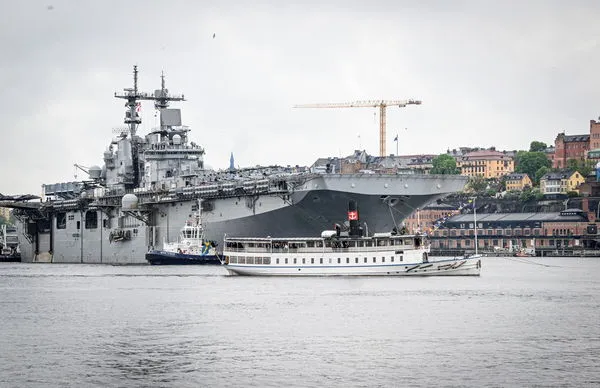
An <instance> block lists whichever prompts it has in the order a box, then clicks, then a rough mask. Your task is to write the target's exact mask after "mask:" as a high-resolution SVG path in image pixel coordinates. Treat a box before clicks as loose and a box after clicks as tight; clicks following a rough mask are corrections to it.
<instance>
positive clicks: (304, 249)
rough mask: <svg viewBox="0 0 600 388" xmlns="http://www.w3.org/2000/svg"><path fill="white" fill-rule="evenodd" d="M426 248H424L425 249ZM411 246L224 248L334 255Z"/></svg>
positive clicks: (402, 248)
mask: <svg viewBox="0 0 600 388" xmlns="http://www.w3.org/2000/svg"><path fill="white" fill-rule="evenodd" d="M427 247H428V246H425V248H427ZM413 249H415V248H414V247H413V246H406V245H384V246H370V247H347V248H343V247H342V248H333V247H302V248H290V247H287V248H285V247H282V248H265V247H245V248H230V247H227V248H225V250H226V251H228V252H246V253H276V254H277V253H278V254H282V253H321V252H334V253H359V252H365V251H367V252H387V251H390V250H413Z"/></svg>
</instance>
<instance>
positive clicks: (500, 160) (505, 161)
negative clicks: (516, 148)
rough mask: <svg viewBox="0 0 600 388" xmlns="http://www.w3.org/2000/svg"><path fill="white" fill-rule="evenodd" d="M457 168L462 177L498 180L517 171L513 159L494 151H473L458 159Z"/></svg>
mask: <svg viewBox="0 0 600 388" xmlns="http://www.w3.org/2000/svg"><path fill="white" fill-rule="evenodd" d="M456 166H457V167H458V168H459V169H460V174H461V175H466V176H479V177H483V178H486V179H489V178H498V177H501V176H504V175H508V174H510V173H512V172H514V171H515V162H514V160H513V158H512V157H510V156H508V155H506V154H504V153H502V152H498V151H494V150H482V151H473V152H470V153H468V154H466V155H463V156H460V157H458V159H457V160H456Z"/></svg>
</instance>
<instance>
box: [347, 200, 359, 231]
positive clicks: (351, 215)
mask: <svg viewBox="0 0 600 388" xmlns="http://www.w3.org/2000/svg"><path fill="white" fill-rule="evenodd" d="M348 221H349V222H350V236H362V233H361V228H360V226H359V221H358V206H357V205H356V201H355V200H353V199H351V200H350V201H349V202H348Z"/></svg>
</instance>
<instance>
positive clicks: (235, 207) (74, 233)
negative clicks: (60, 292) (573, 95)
mask: <svg viewBox="0 0 600 388" xmlns="http://www.w3.org/2000/svg"><path fill="white" fill-rule="evenodd" d="M465 183H466V181H465V179H464V178H463V177H460V176H450V175H441V176H436V175H406V176H401V175H385V174H381V175H379V174H355V175H336V174H330V175H325V174H324V175H313V176H311V177H310V178H307V179H306V181H305V182H304V183H303V184H302V185H300V186H298V187H297V188H296V189H295V190H292V191H290V192H288V193H287V194H282V193H280V192H278V193H264V194H256V195H240V196H229V197H217V198H204V199H202V219H203V224H204V229H205V237H206V238H207V239H209V240H214V241H216V242H217V244H218V245H217V250H218V251H219V252H221V251H222V241H223V238H224V236H226V235H227V236H247V237H260V236H271V237H306V236H312V235H315V234H318V233H320V231H322V230H324V229H330V228H331V227H332V226H333V225H334V224H336V223H338V224H340V225H343V224H344V221H345V214H346V210H347V209H346V207H347V203H348V201H350V200H354V201H356V202H357V203H358V208H359V212H360V218H361V226H362V227H363V229H364V230H365V232H366V233H367V234H372V233H375V232H387V231H391V230H392V229H393V228H394V227H396V228H399V227H400V226H401V224H402V220H403V219H404V218H406V217H407V216H408V215H409V214H410V213H412V212H413V211H414V210H415V209H417V208H419V207H422V206H424V205H425V204H427V203H430V202H432V201H435V200H436V199H438V198H442V197H444V196H446V195H448V194H449V193H452V192H456V191H459V190H461V189H462V188H463V187H464V184H465ZM344 188H347V189H344ZM95 203H96V202H92V203H91V204H90V205H88V207H87V208H84V209H82V208H77V209H72V210H61V209H59V210H54V213H49V214H48V215H47V216H46V218H45V219H44V220H41V221H34V220H33V219H32V218H31V217H23V216H21V217H19V219H20V220H21V221H22V222H20V223H19V232H20V236H21V238H20V239H21V257H22V261H24V262H53V263H90V264H96V263H106V264H146V263H147V261H146V258H145V257H146V253H148V252H149V251H151V250H153V249H157V247H158V245H159V244H158V243H157V242H158V241H165V240H166V241H171V240H173V239H174V238H175V237H176V236H177V234H178V232H179V229H180V226H181V225H182V224H184V223H185V221H186V220H187V219H189V217H190V216H191V215H192V212H193V211H194V210H195V208H194V206H197V204H198V199H197V198H193V197H190V198H182V199H176V200H168V201H164V202H161V201H158V202H157V201H155V200H152V199H151V200H148V201H146V202H142V203H140V204H139V205H138V206H137V208H136V209H129V210H126V211H124V210H123V209H122V208H121V209H117V208H112V209H111V208H110V207H107V206H105V207H104V208H103V207H99V206H98V205H97V204H95ZM90 212H92V213H94V214H95V215H94V217H97V218H98V220H97V221H98V222H97V223H96V224H94V225H90V224H89V222H86V217H88V216H89V214H90ZM59 214H60V215H59ZM123 214H125V215H123ZM59 218H61V219H62V218H66V220H67V221H66V222H65V223H64V224H62V225H60V228H59ZM90 226H91V227H90Z"/></svg>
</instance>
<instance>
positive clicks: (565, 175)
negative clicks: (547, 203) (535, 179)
mask: <svg viewBox="0 0 600 388" xmlns="http://www.w3.org/2000/svg"><path fill="white" fill-rule="evenodd" d="M584 182H585V178H584V177H583V176H582V175H581V174H580V173H579V172H578V171H571V170H563V171H560V172H549V173H546V174H544V175H543V176H542V177H541V178H540V192H541V193H542V194H546V195H550V194H567V193H568V192H570V191H574V192H576V193H579V191H578V190H579V186H580V185H581V184H582V183H584Z"/></svg>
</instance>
